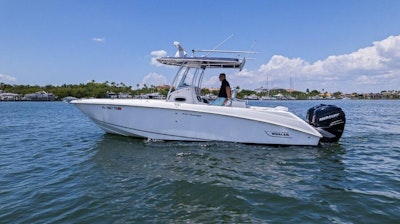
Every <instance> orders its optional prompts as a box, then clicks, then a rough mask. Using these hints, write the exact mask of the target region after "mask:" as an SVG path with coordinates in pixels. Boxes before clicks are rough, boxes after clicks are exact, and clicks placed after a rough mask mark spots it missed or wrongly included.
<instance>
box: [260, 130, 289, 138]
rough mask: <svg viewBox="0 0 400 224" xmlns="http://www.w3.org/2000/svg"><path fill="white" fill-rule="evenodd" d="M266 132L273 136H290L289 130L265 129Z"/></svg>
mask: <svg viewBox="0 0 400 224" xmlns="http://www.w3.org/2000/svg"><path fill="white" fill-rule="evenodd" d="M265 133H266V134H267V135H269V136H272V137H280V138H290V135H289V132H285V131H265Z"/></svg>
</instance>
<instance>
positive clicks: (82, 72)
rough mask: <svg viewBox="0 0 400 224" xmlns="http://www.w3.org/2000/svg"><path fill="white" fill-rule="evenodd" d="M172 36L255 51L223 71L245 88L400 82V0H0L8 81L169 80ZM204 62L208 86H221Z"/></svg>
mask: <svg viewBox="0 0 400 224" xmlns="http://www.w3.org/2000/svg"><path fill="white" fill-rule="evenodd" d="M174 41H179V42H180V43H181V45H182V46H183V47H184V48H185V49H186V50H187V51H188V52H190V51H191V50H192V49H218V50H243V51H256V52H258V53H257V54H252V55H242V56H244V57H248V58H249V59H248V60H246V65H245V67H244V69H243V70H242V71H240V72H239V71H236V70H228V71H226V73H227V79H228V81H229V82H230V84H231V86H234V87H236V86H239V87H240V88H241V89H250V90H251V89H256V88H260V87H263V88H269V89H271V88H284V89H289V88H293V89H295V90H299V91H303V92H305V91H306V90H307V89H309V90H310V91H311V90H318V91H327V92H336V91H341V92H344V93H353V92H357V93H367V92H380V91H383V90H400V1H398V0H324V1H321V0H279V1H276V0H248V1H238V0H228V1H225V0H218V1H214V0H201V1H195V0H184V1H183V0H174V1H168V0H129V1H125V0H118V1H112V0H109V1H105V0H35V1H31V0H0V82H2V83H6V84H12V85H14V84H15V85H40V86H45V85H62V84H80V83H86V82H90V81H92V80H95V81H96V82H105V81H108V82H110V83H111V82H115V83H124V84H126V85H128V86H132V87H133V88H137V85H138V84H139V85H140V86H143V84H146V85H148V86H150V85H163V84H170V82H172V81H173V78H174V76H175V73H176V70H177V69H176V67H167V66H160V64H157V63H155V60H154V59H155V58H156V57H158V56H167V55H168V56H174V54H175V52H176V48H175V47H174V46H173V42H174ZM198 56H201V55H198ZM210 56H212V55H210ZM206 72H207V75H206V77H205V78H204V80H203V87H211V88H217V87H219V85H220V83H219V80H218V74H217V72H216V71H214V70H212V69H210V70H207V71H206Z"/></svg>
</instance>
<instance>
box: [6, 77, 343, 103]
mask: <svg viewBox="0 0 400 224" xmlns="http://www.w3.org/2000/svg"><path fill="white" fill-rule="evenodd" d="M139 87H140V85H139V84H137V85H136V89H133V88H132V86H128V85H126V84H124V83H122V82H121V83H116V82H109V81H106V82H102V83H99V82H96V81H95V80H92V81H90V82H87V83H80V84H63V85H60V86H54V85H46V86H39V85H10V84H6V83H0V89H1V90H3V92H8V93H16V94H20V95H22V96H23V95H25V94H29V93H35V92H38V91H46V92H48V93H53V94H54V95H56V96H57V97H58V99H62V98H64V97H67V96H73V97H77V98H104V97H106V95H107V93H126V94H130V95H132V96H135V95H141V94H148V93H154V92H158V93H160V94H162V95H164V96H166V95H167V94H168V90H169V86H154V85H150V86H147V85H143V86H142V88H139ZM235 89H236V90H237V98H240V99H243V98H244V97H245V96H249V95H252V94H254V95H256V96H258V97H262V96H265V95H266V94H267V93H265V92H261V93H260V92H256V91H254V90H246V89H242V90H240V87H239V86H237V87H235ZM239 90H240V91H239ZM202 94H203V95H206V94H214V95H218V90H209V89H207V88H203V89H202ZM268 94H269V95H270V96H273V95H276V94H282V95H285V96H289V95H290V96H292V97H295V98H296V99H308V98H309V97H310V96H316V95H320V94H321V92H319V91H317V90H312V91H309V90H308V89H307V90H306V92H301V91H291V92H288V91H287V90H285V89H273V90H270V91H269V92H268ZM341 94H342V93H341V92H336V93H334V94H333V95H335V96H338V95H341Z"/></svg>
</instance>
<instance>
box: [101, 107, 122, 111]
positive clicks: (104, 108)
mask: <svg viewBox="0 0 400 224" xmlns="http://www.w3.org/2000/svg"><path fill="white" fill-rule="evenodd" d="M101 108H102V109H103V110H122V107H119V106H102V107H101Z"/></svg>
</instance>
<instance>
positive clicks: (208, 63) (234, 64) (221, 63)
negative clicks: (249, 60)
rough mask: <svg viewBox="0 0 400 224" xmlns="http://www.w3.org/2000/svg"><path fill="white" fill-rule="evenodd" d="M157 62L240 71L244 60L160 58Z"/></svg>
mask: <svg viewBox="0 0 400 224" xmlns="http://www.w3.org/2000/svg"><path fill="white" fill-rule="evenodd" d="M157 61H158V62H160V63H162V64H165V65H174V66H185V67H195V68H237V69H240V70H241V69H242V68H243V66H244V63H245V59H244V58H243V59H242V60H239V59H238V58H217V57H161V58H157Z"/></svg>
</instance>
